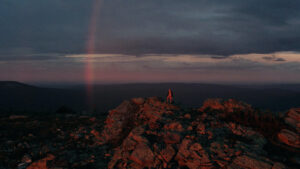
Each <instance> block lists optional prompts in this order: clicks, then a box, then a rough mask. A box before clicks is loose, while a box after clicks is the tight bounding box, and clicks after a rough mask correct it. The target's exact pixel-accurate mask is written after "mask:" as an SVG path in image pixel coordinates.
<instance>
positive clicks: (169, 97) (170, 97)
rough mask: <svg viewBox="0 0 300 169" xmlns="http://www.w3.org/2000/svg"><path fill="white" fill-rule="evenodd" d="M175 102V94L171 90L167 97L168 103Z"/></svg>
mask: <svg viewBox="0 0 300 169" xmlns="http://www.w3.org/2000/svg"><path fill="white" fill-rule="evenodd" d="M172 102H173V92H172V90H171V89H169V91H168V96H167V103H170V104H171V103H172Z"/></svg>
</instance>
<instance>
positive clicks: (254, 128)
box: [0, 97, 300, 169]
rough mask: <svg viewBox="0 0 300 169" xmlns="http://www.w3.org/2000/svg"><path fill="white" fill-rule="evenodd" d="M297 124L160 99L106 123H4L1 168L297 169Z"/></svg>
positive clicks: (129, 104)
mask: <svg viewBox="0 0 300 169" xmlns="http://www.w3.org/2000/svg"><path fill="white" fill-rule="evenodd" d="M299 117H300V109H290V110H289V111H287V112H286V113H285V114H284V115H282V116H281V115H275V114H273V113H271V112H262V111H259V110H257V109H254V108H252V106H251V105H249V104H246V103H243V102H240V101H236V100H232V99H230V100H221V99H209V100H207V101H205V102H204V104H203V106H199V107H198V108H193V109H182V108H181V107H180V105H177V104H167V103H165V102H164V101H163V100H162V99H160V98H157V97H151V98H134V99H131V100H126V101H124V102H123V103H122V104H120V105H119V106H118V107H116V108H115V109H113V110H111V111H109V113H108V115H107V117H106V118H104V117H102V116H95V117H94V116H78V115H72V116H70V115H62V116H55V117H52V116H51V117H48V118H45V119H37V118H33V117H26V116H10V117H2V119H1V123H2V124H3V125H2V128H3V129H4V130H2V131H5V130H6V131H7V133H3V134H1V137H2V139H1V152H0V153H1V154H0V161H1V163H0V168H1V167H2V168H24V169H25V168H28V169H37V168H49V169H50V168H52V169H54V168H56V169H57V168H109V169H114V168H119V169H125V168H131V169H143V168H161V169H162V168H189V169H213V168H228V169H284V168H292V169H293V168H295V169H296V168H300V143H299V127H300V126H299V124H300V123H299V120H300V118H299ZM8 126H14V127H13V128H11V127H8ZM16 126H19V127H16ZM5 127H6V128H5ZM16 135H17V136H16ZM3 138H6V139H3Z"/></svg>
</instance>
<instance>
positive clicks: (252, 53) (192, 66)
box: [0, 0, 300, 82]
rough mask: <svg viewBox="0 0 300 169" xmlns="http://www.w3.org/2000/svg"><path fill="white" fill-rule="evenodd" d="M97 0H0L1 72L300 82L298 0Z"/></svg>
mask: <svg viewBox="0 0 300 169" xmlns="http://www.w3.org/2000/svg"><path fill="white" fill-rule="evenodd" d="M97 1H99V0H0V80H7V79H8V80H23V81H64V80H67V81H82V79H84V77H83V76H84V71H85V59H86V57H87V56H91V57H92V58H93V64H94V65H95V70H94V71H96V72H97V73H98V77H99V78H97V79H96V81H99V82H127V81H128V82H129V81H130V82H131V81H132V82H136V81H150V82H151V81H164V80H167V81H186V82H188V81H199V82H201V81H211V82H214V81H228V82H229V81H264V80H266V81H269V82H300V80H297V79H300V75H298V74H299V67H300V61H299V59H298V58H299V57H300V55H299V52H300V1H298V0H100V1H101V3H100V4H101V6H100V8H99V9H100V10H99V11H98V14H97V16H94V18H96V22H95V23H96V24H95V25H93V24H91V18H93V17H92V13H93V12H92V11H93V5H95V4H97V3H96V2H97ZM95 13H97V12H95ZM91 26H93V28H95V30H96V32H95V35H94V36H93V38H94V39H95V49H94V51H92V53H95V54H96V55H87V54H86V53H88V51H87V49H88V47H87V44H88V41H89V40H90V38H91V37H89V35H90V34H91V33H90V32H89V30H91ZM89 52H91V51H89ZM237 70H238V71H237ZM7 72H9V74H8V73H7ZM62 72H63V73H62ZM126 80H127V81H126Z"/></svg>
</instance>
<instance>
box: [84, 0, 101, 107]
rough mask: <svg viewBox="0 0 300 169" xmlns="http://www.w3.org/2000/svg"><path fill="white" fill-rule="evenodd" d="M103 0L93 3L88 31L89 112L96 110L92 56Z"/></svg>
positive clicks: (86, 82) (87, 85) (87, 76)
mask: <svg viewBox="0 0 300 169" xmlns="http://www.w3.org/2000/svg"><path fill="white" fill-rule="evenodd" d="M101 2H102V0H94V2H93V3H92V5H93V6H92V8H93V9H92V13H91V19H90V24H89V30H88V40H87V44H86V50H87V57H86V63H85V76H84V77H85V84H86V97H87V104H88V106H89V111H93V110H94V89H93V84H94V68H93V66H94V65H93V58H92V56H91V54H94V53H95V42H96V33H97V23H98V18H99V14H100V9H101Z"/></svg>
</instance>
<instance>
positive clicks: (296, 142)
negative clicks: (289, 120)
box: [277, 129, 300, 148]
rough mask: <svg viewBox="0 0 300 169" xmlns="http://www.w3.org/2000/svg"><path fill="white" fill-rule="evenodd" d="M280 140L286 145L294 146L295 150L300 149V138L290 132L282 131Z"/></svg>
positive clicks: (279, 135) (279, 136) (279, 134)
mask: <svg viewBox="0 0 300 169" xmlns="http://www.w3.org/2000/svg"><path fill="white" fill-rule="evenodd" d="M277 137H278V140H279V141H280V142H282V143H284V144H286V145H289V146H292V147H294V148H300V137H299V134H296V133H294V132H292V131H290V130H287V129H282V130H281V131H280V132H279V133H278V135H277Z"/></svg>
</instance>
